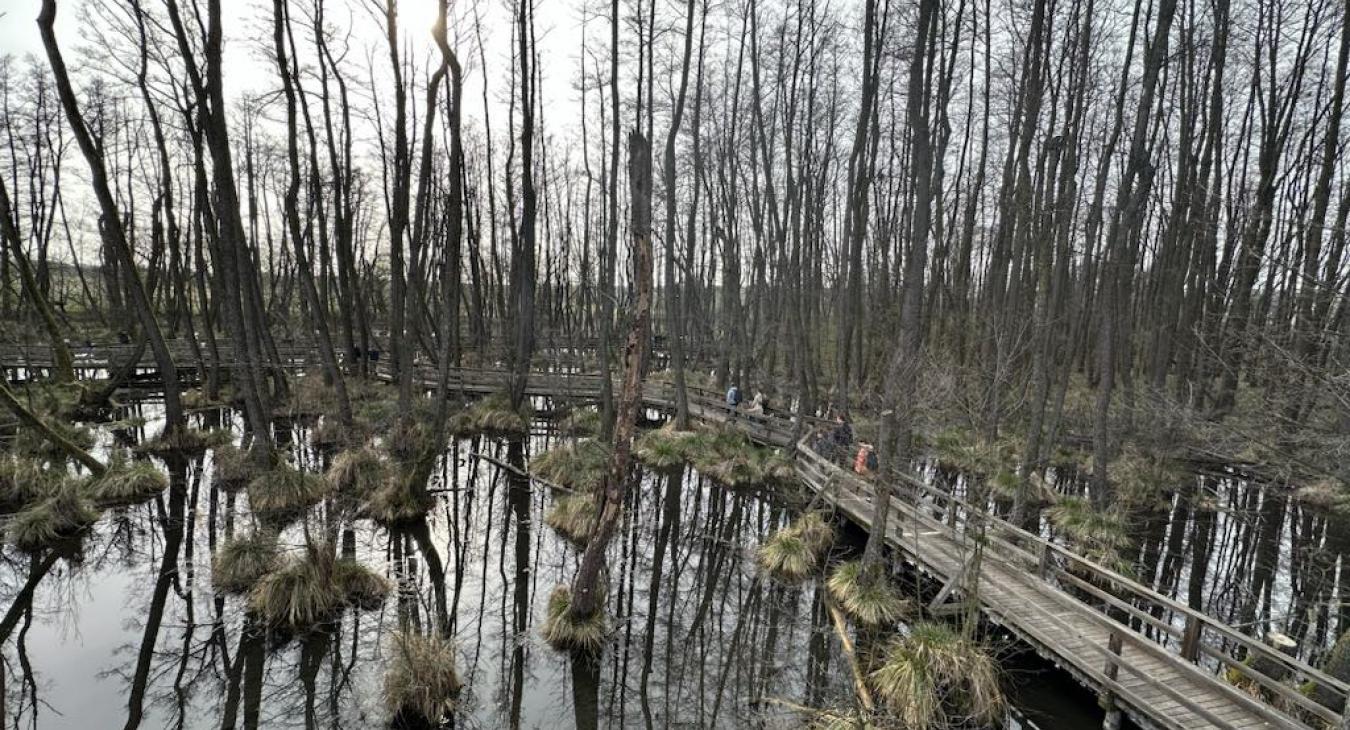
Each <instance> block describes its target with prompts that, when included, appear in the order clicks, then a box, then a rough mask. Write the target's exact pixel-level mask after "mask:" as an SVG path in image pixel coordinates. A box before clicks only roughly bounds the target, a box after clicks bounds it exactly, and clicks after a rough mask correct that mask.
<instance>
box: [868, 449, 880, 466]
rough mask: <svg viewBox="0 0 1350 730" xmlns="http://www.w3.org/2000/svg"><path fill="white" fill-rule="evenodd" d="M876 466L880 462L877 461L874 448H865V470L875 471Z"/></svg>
mask: <svg viewBox="0 0 1350 730" xmlns="http://www.w3.org/2000/svg"><path fill="white" fill-rule="evenodd" d="M878 466H880V464H878V463H877V451H876V449H868V450H867V470H868V471H876V470H877V467H878Z"/></svg>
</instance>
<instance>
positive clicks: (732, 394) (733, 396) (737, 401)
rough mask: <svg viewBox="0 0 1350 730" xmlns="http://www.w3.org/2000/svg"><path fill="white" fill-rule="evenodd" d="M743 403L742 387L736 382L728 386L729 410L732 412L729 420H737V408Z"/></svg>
mask: <svg viewBox="0 0 1350 730" xmlns="http://www.w3.org/2000/svg"><path fill="white" fill-rule="evenodd" d="M740 405H741V389H740V388H738V387H736V386H735V385H734V384H733V385H732V386H731V387H730V388H727V411H728V412H729V413H730V416H729V417H728V420H732V421H734V420H736V409H737V408H739V407H740Z"/></svg>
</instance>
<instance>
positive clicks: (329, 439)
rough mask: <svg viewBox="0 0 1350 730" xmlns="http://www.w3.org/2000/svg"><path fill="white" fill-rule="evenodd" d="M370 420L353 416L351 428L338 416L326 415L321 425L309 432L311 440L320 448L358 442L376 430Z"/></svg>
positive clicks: (331, 447) (330, 447)
mask: <svg viewBox="0 0 1350 730" xmlns="http://www.w3.org/2000/svg"><path fill="white" fill-rule="evenodd" d="M374 430H375V429H374V427H373V426H371V424H370V422H369V421H366V420H364V419H361V418H356V417H353V418H352V425H351V428H348V427H347V426H345V425H343V423H342V421H340V420H338V418H337V417H336V416H324V417H323V419H322V420H321V421H319V425H317V426H315V427H314V428H313V429H311V430H310V432H309V441H310V443H312V444H314V446H315V447H317V448H320V449H325V450H327V449H334V448H339V447H342V446H345V445H348V444H357V443H360V442H362V441H364V440H366V438H367V437H369V435H370V434H371V433H373V432H374Z"/></svg>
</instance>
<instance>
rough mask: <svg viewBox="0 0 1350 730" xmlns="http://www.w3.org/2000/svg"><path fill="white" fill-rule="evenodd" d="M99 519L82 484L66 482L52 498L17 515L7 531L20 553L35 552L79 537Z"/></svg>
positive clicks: (33, 504) (10, 522) (40, 501)
mask: <svg viewBox="0 0 1350 730" xmlns="http://www.w3.org/2000/svg"><path fill="white" fill-rule="evenodd" d="M98 518H99V512H98V510H97V509H96V508H95V507H94V505H93V504H92V503H91V502H90V501H89V498H88V497H87V496H85V494H84V491H83V490H82V489H81V488H80V485H79V484H78V483H76V482H74V481H70V480H63V481H61V482H60V483H59V484H58V485H57V486H56V487H55V488H54V489H53V490H52V492H51V493H50V495H49V496H47V497H44V498H43V499H40V500H38V501H36V502H34V503H32V504H30V505H29V506H27V507H25V508H24V509H22V510H20V511H18V512H16V513H15V514H14V516H13V518H12V519H10V521H9V524H8V525H6V527H5V531H6V533H8V535H9V540H10V542H12V543H14V544H15V545H16V546H17V547H18V548H19V549H20V550H23V551H24V552H30V553H33V552H38V551H40V550H42V549H43V548H45V547H49V546H52V545H54V544H55V543H57V542H59V541H61V540H66V539H70V538H72V537H75V536H77V535H79V534H80V533H81V532H83V531H84V530H85V529H87V528H88V527H89V526H90V525H92V524H94V523H95V522H96V521H98Z"/></svg>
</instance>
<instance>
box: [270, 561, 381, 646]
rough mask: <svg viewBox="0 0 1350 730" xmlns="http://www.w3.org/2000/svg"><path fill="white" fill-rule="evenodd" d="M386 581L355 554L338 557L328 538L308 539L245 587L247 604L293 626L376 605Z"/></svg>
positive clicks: (292, 628)
mask: <svg viewBox="0 0 1350 730" xmlns="http://www.w3.org/2000/svg"><path fill="white" fill-rule="evenodd" d="M388 591H389V585H388V583H387V582H386V581H385V580H384V579H383V578H381V577H380V576H378V575H375V574H374V573H372V572H371V571H370V570H369V569H368V568H366V567H365V566H363V565H361V564H359V563H357V562H356V561H353V560H346V559H343V560H338V559H337V556H336V551H335V550H334V549H333V546H332V545H331V544H328V543H309V544H306V545H305V550H304V553H303V554H301V555H299V556H296V557H293V558H290V559H289V560H286V561H285V562H284V563H283V564H282V565H281V566H280V567H279V568H278V569H276V570H275V571H273V572H271V573H268V574H267V575H265V576H263V578H262V579H261V580H259V581H258V584H257V585H255V586H254V587H253V590H252V591H250V593H249V610H251V611H252V612H253V613H254V615H256V616H257V617H258V618H259V619H261V620H262V621H263V622H265V623H266V624H267V625H269V626H272V627H275V628H280V629H285V630H289V631H293V632H301V631H306V630H308V629H311V628H313V627H315V626H318V625H320V624H323V623H327V622H328V621H331V620H333V619H334V618H335V617H336V616H337V615H338V613H339V612H341V611H342V609H344V608H346V607H348V606H355V607H358V608H363V609H372V608H377V607H379V605H380V604H381V603H382V602H383V600H384V596H385V594H387V593H388Z"/></svg>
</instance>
